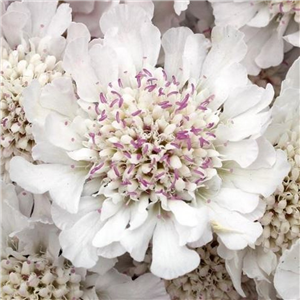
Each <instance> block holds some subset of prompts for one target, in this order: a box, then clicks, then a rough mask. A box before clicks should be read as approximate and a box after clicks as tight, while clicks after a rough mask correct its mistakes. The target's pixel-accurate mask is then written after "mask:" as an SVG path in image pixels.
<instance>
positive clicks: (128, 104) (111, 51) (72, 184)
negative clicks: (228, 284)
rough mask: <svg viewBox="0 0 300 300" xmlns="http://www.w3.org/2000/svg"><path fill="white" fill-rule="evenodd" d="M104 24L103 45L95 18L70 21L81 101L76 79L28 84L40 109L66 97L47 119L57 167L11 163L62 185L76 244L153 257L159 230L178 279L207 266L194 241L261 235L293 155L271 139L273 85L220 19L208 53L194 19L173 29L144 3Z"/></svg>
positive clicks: (34, 181)
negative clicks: (159, 24)
mask: <svg viewBox="0 0 300 300" xmlns="http://www.w3.org/2000/svg"><path fill="white" fill-rule="evenodd" d="M132 16H135V17H134V18H133V17H132ZM100 25H101V29H102V31H103V33H104V35H105V36H104V40H103V43H100V44H99V43H94V44H93V42H91V43H89V39H90V35H89V34H88V32H87V30H86V28H85V27H84V26H83V25H80V24H73V25H72V26H71V27H70V28H69V32H68V34H69V35H70V38H69V40H70V43H69V44H68V46H67V49H66V52H65V57H64V62H63V66H64V68H65V69H66V71H67V72H69V73H70V74H72V77H73V79H74V81H75V82H76V93H77V95H78V97H79V100H78V101H77V102H76V100H75V99H76V96H75V92H74V87H73V84H72V82H71V80H70V79H66V78H58V79H55V80H53V81H52V83H50V84H48V85H47V86H46V87H44V88H42V89H40V86H39V84H38V83H37V82H34V83H33V84H32V85H31V86H30V87H29V88H28V91H30V93H31V94H34V95H35V97H34V98H35V102H31V106H33V107H38V108H39V110H40V111H43V109H44V108H43V107H44V104H43V102H44V100H43V99H44V97H46V98H47V97H48V95H49V94H50V93H52V94H54V95H55V96H56V97H57V98H59V99H63V101H64V102H63V103H64V104H65V105H63V106H62V105H61V102H58V101H54V102H53V104H52V107H53V110H54V111H56V112H59V114H49V115H47V116H44V117H43V122H37V121H35V120H34V118H33V123H34V124H35V123H37V124H41V123H42V124H43V126H40V127H36V129H35V130H34V132H33V134H34V136H35V138H36V140H37V141H38V142H37V145H36V146H35V147H34V149H33V157H34V158H36V159H39V160H40V161H43V162H45V164H40V165H37V166H35V165H32V164H29V163H28V162H26V161H24V160H23V159H22V158H20V157H16V158H14V159H13V160H12V162H11V164H10V167H11V173H10V174H11V177H12V179H13V180H14V181H16V182H17V183H18V184H19V185H21V186H23V187H24V188H26V189H28V190H29V191H31V192H34V193H44V192H46V191H49V193H50V195H51V197H52V198H53V201H54V203H55V205H54V206H53V218H54V221H55V223H56V224H57V226H58V227H59V228H61V229H62V233H61V235H60V242H61V245H62V248H63V251H64V252H63V253H64V255H65V256H66V257H67V258H68V259H70V260H71V261H72V262H73V263H74V264H75V265H76V266H83V264H85V266H87V265H88V267H92V266H93V265H95V263H96V261H97V260H98V256H99V255H100V256H103V257H106V258H113V257H116V256H120V255H122V254H124V253H125V252H126V251H128V252H129V253H130V254H131V256H132V257H133V258H134V259H135V260H137V261H141V260H143V258H144V255H145V252H146V250H147V248H148V244H149V242H150V241H151V240H152V243H153V248H152V249H153V262H152V265H151V271H152V273H154V274H155V275H157V276H160V277H163V278H165V279H172V278H175V277H178V276H180V275H183V274H185V273H187V272H190V271H192V270H193V269H195V268H196V267H197V266H198V265H199V261H200V259H199V255H198V254H197V253H196V252H195V251H193V250H191V249H190V247H201V246H202V245H205V244H206V243H207V242H209V241H210V240H211V239H212V232H213V231H214V232H216V233H217V234H218V236H219V237H220V239H222V241H223V242H224V243H225V244H226V246H227V247H228V248H230V249H242V248H244V247H246V246H247V245H249V244H253V243H254V242H255V241H256V239H257V238H258V236H259V235H260V234H261V231H262V228H261V226H260V225H259V224H258V223H257V222H254V221H255V220H257V218H258V214H257V213H256V211H257V210H260V201H259V194H262V195H264V196H269V195H270V194H271V193H272V192H273V191H274V189H275V188H276V186H277V184H278V182H280V181H281V180H282V178H283V176H285V175H286V173H287V169H288V164H287V162H286V158H285V155H284V153H283V152H281V151H277V152H276V151H275V150H274V149H273V147H272V146H271V145H270V143H268V142H267V141H266V140H265V139H264V138H263V137H262V134H263V132H264V131H265V129H266V127H267V126H268V125H269V123H270V121H271V120H270V116H271V112H270V111H269V108H268V105H269V104H270V102H271V101H272V98H273V91H272V89H271V88H270V86H268V87H267V88H266V89H263V88H259V87H257V86H254V85H251V84H249V81H248V78H247V74H246V71H245V69H244V68H243V67H242V66H241V65H240V64H239V62H240V61H241V60H242V59H243V57H244V55H245V53H246V46H245V44H244V42H243V41H242V38H243V35H242V34H241V33H239V32H238V31H236V30H234V29H233V28H231V27H226V28H219V27H216V28H215V29H214V31H213V33H212V47H211V49H210V51H209V53H208V50H209V47H210V43H209V42H208V41H207V40H206V38H205V37H204V36H203V35H200V34H193V33H192V31H191V30H189V29H187V28H184V27H183V28H177V29H170V30H168V31H167V32H166V33H165V34H164V35H163V37H162V40H160V33H159V31H158V29H157V28H156V27H155V26H153V24H152V23H151V21H150V18H149V15H148V14H147V13H146V12H145V11H144V10H143V9H141V8H139V7H138V6H131V5H119V6H117V7H115V8H114V9H112V10H110V11H108V12H106V13H104V14H103V16H102V18H101V20H100ZM128 41H131V42H128ZM161 45H162V47H163V49H164V52H165V60H164V64H163V67H157V66H156V64H157V58H158V55H159V52H160V46H161ZM232 45H234V47H232ZM29 108H30V107H28V110H29ZM40 118H41V116H40V115H38V116H36V119H40ZM249 124H251V126H249ZM58 132H59V133H60V134H58ZM265 153H269V154H270V157H269V156H267V155H265ZM25 170H26V174H27V176H23V175H22V174H23V172H24V171H25ZM50 177H51V180H49V179H48V178H50ZM79 236H81V237H82V241H81V239H79V240H80V241H79V240H78V237H79ZM86 257H87V258H86ZM83 258H84V259H83Z"/></svg>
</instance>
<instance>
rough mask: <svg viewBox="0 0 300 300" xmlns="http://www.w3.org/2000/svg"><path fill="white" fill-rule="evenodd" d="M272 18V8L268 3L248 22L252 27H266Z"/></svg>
mask: <svg viewBox="0 0 300 300" xmlns="http://www.w3.org/2000/svg"><path fill="white" fill-rule="evenodd" d="M270 20H271V14H270V9H269V7H268V5H265V6H263V7H262V8H261V9H260V10H259V11H258V13H257V14H256V15H255V17H254V18H253V19H251V21H250V22H248V23H247V25H248V26H251V27H265V26H267V25H268V24H269V22H270Z"/></svg>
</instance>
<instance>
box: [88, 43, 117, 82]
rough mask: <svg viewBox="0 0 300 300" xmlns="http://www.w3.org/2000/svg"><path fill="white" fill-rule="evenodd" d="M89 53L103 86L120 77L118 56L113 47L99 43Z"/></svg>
mask: <svg viewBox="0 0 300 300" xmlns="http://www.w3.org/2000/svg"><path fill="white" fill-rule="evenodd" d="M89 53H90V56H91V63H92V64H93V68H94V70H95V73H96V75H97V77H98V79H99V82H100V83H101V84H102V85H103V86H107V85H108V84H109V83H110V82H114V81H116V80H117V79H118V57H117V54H116V52H115V51H114V50H113V49H112V48H110V47H108V46H101V45H99V44H97V45H94V46H93V47H92V48H91V49H90V51H89Z"/></svg>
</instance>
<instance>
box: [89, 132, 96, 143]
mask: <svg viewBox="0 0 300 300" xmlns="http://www.w3.org/2000/svg"><path fill="white" fill-rule="evenodd" d="M89 136H90V137H91V138H92V141H93V144H95V133H92V132H90V133H89Z"/></svg>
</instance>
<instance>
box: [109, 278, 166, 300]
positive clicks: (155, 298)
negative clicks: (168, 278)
mask: <svg viewBox="0 0 300 300" xmlns="http://www.w3.org/2000/svg"><path fill="white" fill-rule="evenodd" d="M113 282H114V281H113ZM106 291H107V294H108V295H109V297H110V299H132V300H141V299H151V300H168V299H170V297H169V295H168V294H167V292H166V290H165V286H164V281H163V280H161V279H160V278H158V277H155V276H154V275H152V274H149V273H147V274H144V275H141V276H139V277H138V278H137V279H135V280H133V281H128V282H127V283H124V284H119V285H114V284H111V286H110V287H109V288H108V289H107V290H106Z"/></svg>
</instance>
